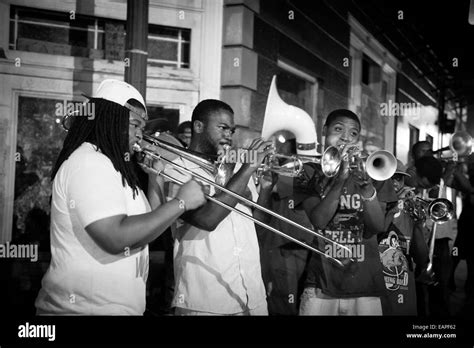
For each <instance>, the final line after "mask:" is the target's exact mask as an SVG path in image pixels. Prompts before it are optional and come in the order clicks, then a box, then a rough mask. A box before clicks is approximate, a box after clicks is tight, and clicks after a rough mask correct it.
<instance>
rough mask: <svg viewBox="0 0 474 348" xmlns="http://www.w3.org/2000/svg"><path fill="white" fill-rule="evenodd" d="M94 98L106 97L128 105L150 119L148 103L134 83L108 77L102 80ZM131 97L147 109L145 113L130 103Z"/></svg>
mask: <svg viewBox="0 0 474 348" xmlns="http://www.w3.org/2000/svg"><path fill="white" fill-rule="evenodd" d="M93 98H100V99H105V100H108V101H111V102H114V103H117V104H119V105H121V106H124V107H126V108H127V109H129V110H131V111H133V112H135V113H138V114H140V115H142V117H143V118H145V119H148V116H147V115H146V104H145V100H144V99H143V96H142V95H141V94H140V92H138V90H137V89H136V88H135V87H133V86H132V85H130V84H128V83H126V82H123V81H119V80H114V79H107V80H104V81H102V82H101V84H100V85H99V88H98V89H97V91H96V93H95V95H94V97H93ZM130 99H135V100H137V101H138V102H139V103H140V104H141V105H142V106H143V108H144V109H145V114H144V115H143V112H141V111H139V110H137V108H135V107H133V106H132V105H130V104H129V103H128V101H129V100H130Z"/></svg>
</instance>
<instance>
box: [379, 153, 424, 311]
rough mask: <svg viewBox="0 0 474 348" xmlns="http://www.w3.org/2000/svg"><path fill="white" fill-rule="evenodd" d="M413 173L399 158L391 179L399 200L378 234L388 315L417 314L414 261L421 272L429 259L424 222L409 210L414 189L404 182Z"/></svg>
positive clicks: (391, 208) (384, 297)
mask: <svg viewBox="0 0 474 348" xmlns="http://www.w3.org/2000/svg"><path fill="white" fill-rule="evenodd" d="M409 176H410V175H409V174H408V173H407V172H406V167H405V165H404V164H403V163H402V162H401V161H400V160H397V169H396V171H395V174H394V175H393V176H392V178H391V181H392V184H393V187H394V188H395V191H396V193H397V196H398V198H399V199H398V202H396V203H395V204H394V205H392V206H391V207H389V208H388V209H389V210H388V212H387V214H386V222H385V225H386V232H385V233H382V234H379V235H378V241H379V252H380V259H381V261H382V267H383V272H384V280H385V286H386V292H385V295H384V296H382V309H383V313H384V315H416V314H417V300H416V286H415V276H414V263H415V264H416V268H417V270H419V271H418V273H420V272H421V270H424V269H425V268H426V266H427V264H428V261H429V259H428V248H427V245H426V242H425V240H424V234H423V230H422V229H423V222H422V221H421V220H416V219H415V218H414V216H413V214H410V212H409V210H408V209H407V205H408V204H409V203H413V201H411V202H408V199H410V198H409V195H410V194H412V193H411V192H412V191H411V190H412V189H410V188H409V187H407V186H405V183H404V181H405V178H407V177H409ZM413 261H414V262H413Z"/></svg>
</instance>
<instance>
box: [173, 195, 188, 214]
mask: <svg viewBox="0 0 474 348" xmlns="http://www.w3.org/2000/svg"><path fill="white" fill-rule="evenodd" d="M173 199H176V200H177V201H178V204H179V209H182V210H184V211H186V203H185V202H184V200H182V199H179V198H178V197H175V198H173Z"/></svg>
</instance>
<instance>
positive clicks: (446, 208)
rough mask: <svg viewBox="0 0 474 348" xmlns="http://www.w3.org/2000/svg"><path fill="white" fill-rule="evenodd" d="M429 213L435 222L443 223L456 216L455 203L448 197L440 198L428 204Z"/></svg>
mask: <svg viewBox="0 0 474 348" xmlns="http://www.w3.org/2000/svg"><path fill="white" fill-rule="evenodd" d="M428 215H429V217H430V218H431V220H433V221H434V222H437V223H443V222H446V221H449V220H451V219H452V218H453V217H454V205H453V203H452V202H451V201H449V200H448V199H446V198H438V199H435V200H434V201H432V202H431V203H430V204H429V205H428Z"/></svg>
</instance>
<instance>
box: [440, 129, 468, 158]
mask: <svg viewBox="0 0 474 348" xmlns="http://www.w3.org/2000/svg"><path fill="white" fill-rule="evenodd" d="M447 150H451V151H452V152H453V156H452V157H442V158H441V159H442V160H446V161H449V160H452V161H457V160H458V158H459V157H467V156H469V155H470V154H471V153H472V137H471V136H470V135H469V133H467V132H465V131H460V132H456V133H454V134H453V135H452V137H451V139H450V141H449V146H446V147H443V148H441V149H439V150H436V151H433V154H438V153H441V152H444V151H447Z"/></svg>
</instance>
